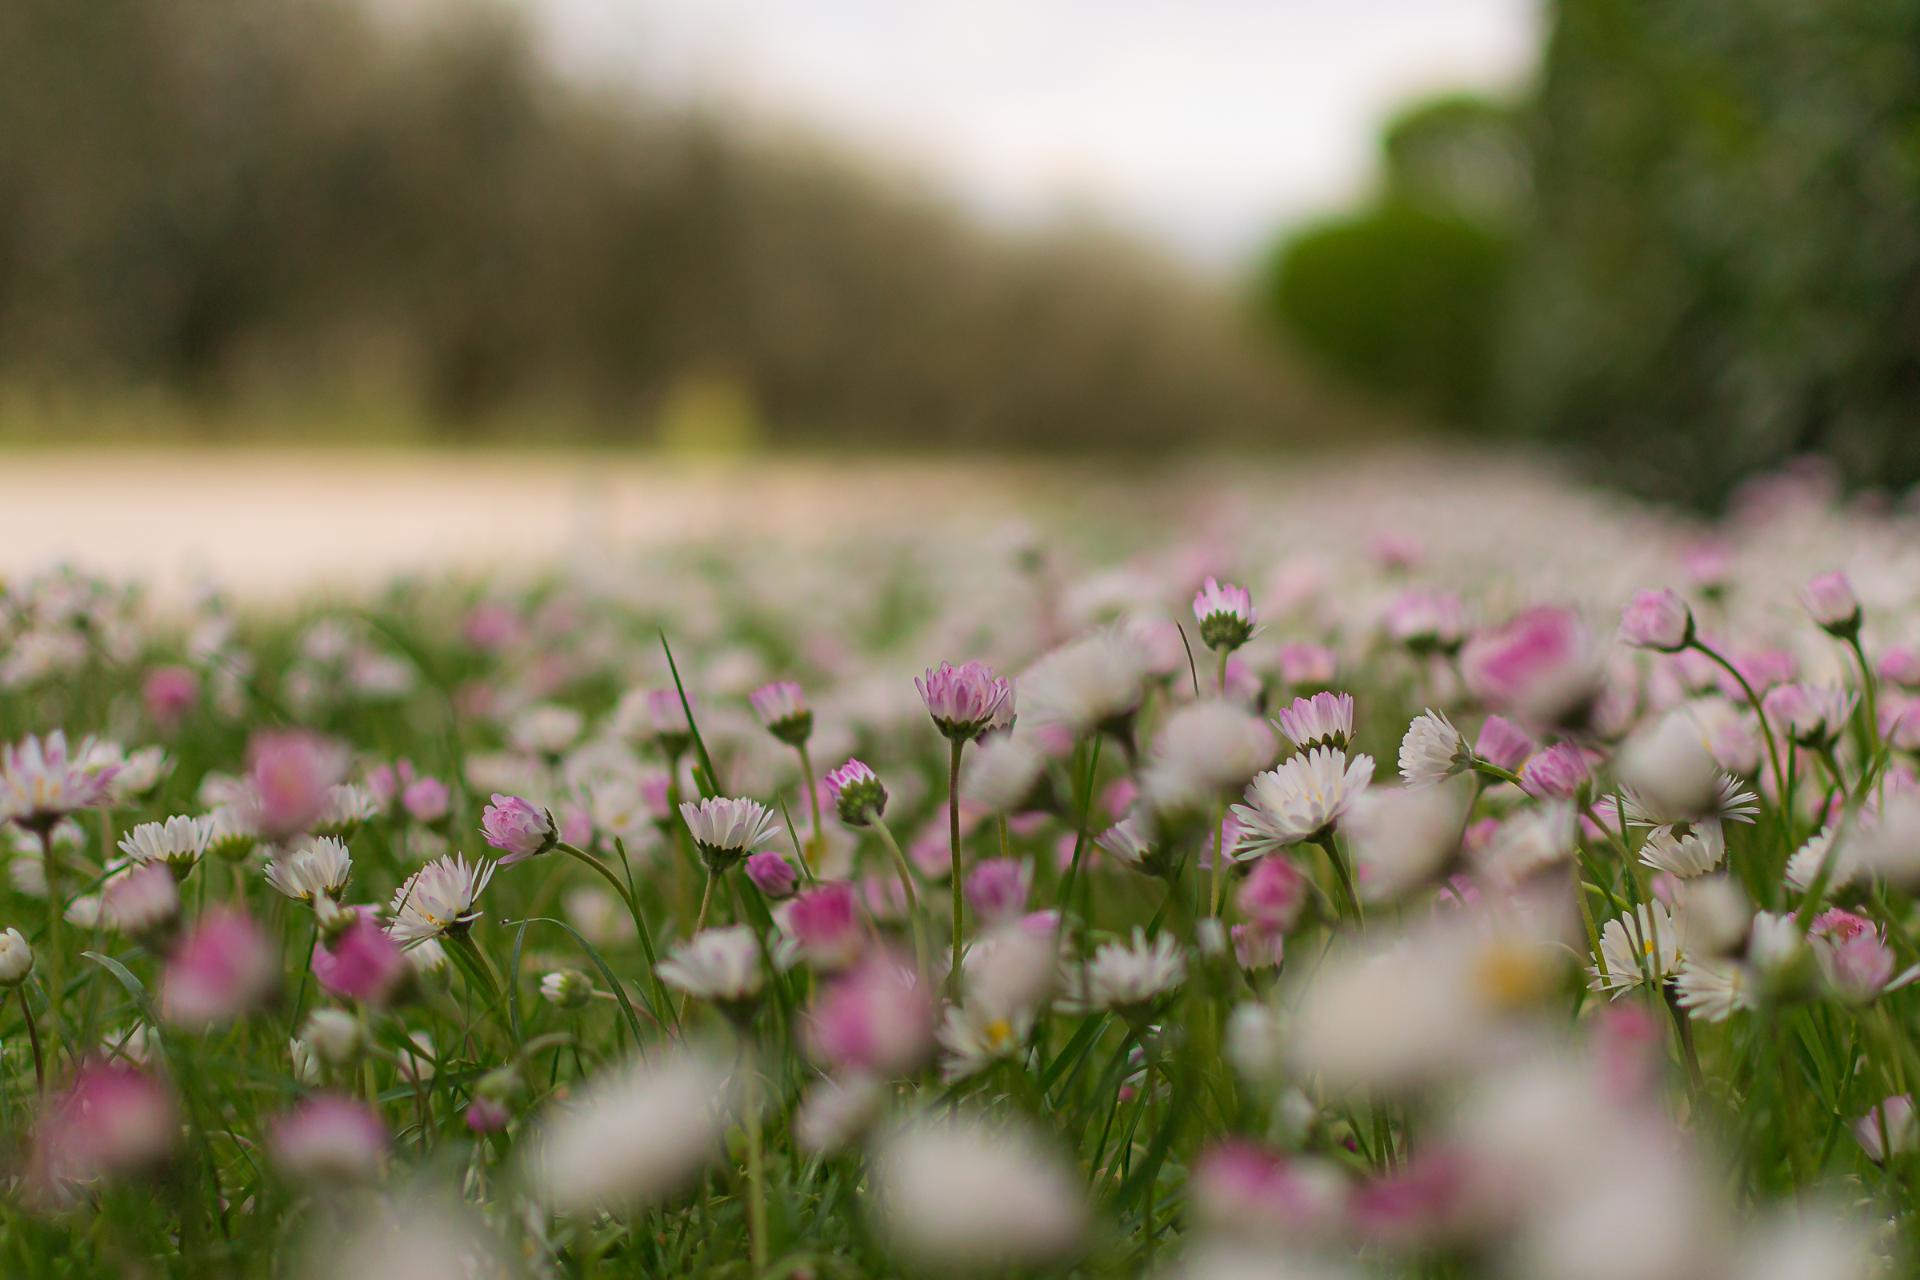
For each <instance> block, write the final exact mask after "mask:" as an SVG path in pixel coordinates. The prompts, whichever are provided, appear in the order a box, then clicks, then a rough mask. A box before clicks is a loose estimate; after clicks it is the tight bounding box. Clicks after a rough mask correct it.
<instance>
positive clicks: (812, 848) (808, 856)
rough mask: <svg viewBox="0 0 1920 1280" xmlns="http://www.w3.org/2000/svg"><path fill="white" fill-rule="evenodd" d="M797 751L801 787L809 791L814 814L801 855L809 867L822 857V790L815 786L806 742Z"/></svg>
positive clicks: (809, 805) (808, 795)
mask: <svg viewBox="0 0 1920 1280" xmlns="http://www.w3.org/2000/svg"><path fill="white" fill-rule="evenodd" d="M796 750H798V751H799V752H800V776H801V779H802V782H801V785H802V786H804V787H806V789H807V806H808V808H809V809H811V810H812V814H813V826H812V828H811V829H810V830H809V831H808V832H807V847H806V850H805V852H804V853H802V854H801V859H802V861H804V862H806V863H807V865H808V866H812V865H813V860H814V859H815V858H817V857H819V856H820V849H821V845H820V788H819V787H818V786H817V785H815V782H814V777H813V759H812V757H811V756H809V755H808V754H807V744H806V743H804V742H803V743H801V744H800V745H799V746H798V747H797V748H796Z"/></svg>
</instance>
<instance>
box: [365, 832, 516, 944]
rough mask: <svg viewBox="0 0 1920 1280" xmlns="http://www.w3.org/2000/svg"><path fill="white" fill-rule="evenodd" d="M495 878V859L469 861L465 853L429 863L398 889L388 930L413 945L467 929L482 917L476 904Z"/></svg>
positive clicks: (394, 895) (402, 942)
mask: <svg viewBox="0 0 1920 1280" xmlns="http://www.w3.org/2000/svg"><path fill="white" fill-rule="evenodd" d="M492 877H493V864H492V863H491V862H472V863H469V862H468V861H467V860H466V858H465V856H464V855H461V854H448V855H447V856H445V857H443V858H439V859H436V860H435V861H433V862H429V863H428V864H427V865H426V866H424V867H422V868H420V870H418V871H416V872H414V873H413V874H412V875H411V876H409V877H407V881H406V883H405V884H403V885H401V886H400V887H399V888H398V889H396V890H395V891H394V894H393V904H392V905H391V906H390V907H389V908H388V915H389V916H391V917H392V922H391V923H390V924H388V926H387V932H388V933H389V934H391V935H392V936H393V938H394V940H395V941H396V942H399V943H400V944H401V945H403V946H413V945H416V944H418V943H421V942H424V941H426V940H427V939H429V938H438V937H439V936H440V935H441V934H443V933H448V932H451V931H453V930H455V929H460V928H464V927H465V926H467V925H469V924H471V923H472V922H473V921H474V920H476V919H477V918H478V917H479V912H477V911H475V910H474V909H473V905H474V903H475V902H476V901H477V900H478V899H479V897H480V894H481V891H482V890H484V889H485V888H486V887H487V881H488V880H490V879H492Z"/></svg>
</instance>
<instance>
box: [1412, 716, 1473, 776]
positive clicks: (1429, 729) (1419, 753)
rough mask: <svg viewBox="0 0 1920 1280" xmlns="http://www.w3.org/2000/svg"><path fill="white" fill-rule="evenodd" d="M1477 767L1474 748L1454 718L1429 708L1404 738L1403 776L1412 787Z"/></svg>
mask: <svg viewBox="0 0 1920 1280" xmlns="http://www.w3.org/2000/svg"><path fill="white" fill-rule="evenodd" d="M1472 767H1473V749H1472V748H1471V747H1469V746H1468V745H1467V740H1466V738H1465V737H1464V736H1462V735H1461V733H1460V731H1459V730H1458V729H1456V728H1454V727H1453V721H1451V720H1449V719H1447V717H1446V715H1445V714H1444V713H1442V712H1439V711H1435V710H1433V709H1432V708H1428V709H1427V710H1426V711H1425V712H1423V713H1422V714H1420V715H1418V716H1415V717H1414V719H1413V723H1412V724H1409V725H1408V726H1407V732H1406V734H1405V735H1404V736H1403V737H1402V738H1401V739H1400V777H1401V778H1402V779H1403V780H1404V781H1405V782H1406V784H1407V785H1408V786H1410V787H1430V786H1432V785H1433V784H1434V783H1436V782H1444V781H1445V780H1446V779H1448V778H1451V777H1453V776H1454V775H1455V774H1457V773H1464V772H1466V771H1467V770H1468V769H1470V768H1472Z"/></svg>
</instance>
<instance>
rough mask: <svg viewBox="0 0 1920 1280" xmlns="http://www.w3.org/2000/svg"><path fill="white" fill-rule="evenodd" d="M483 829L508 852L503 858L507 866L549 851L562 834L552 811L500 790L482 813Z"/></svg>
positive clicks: (494, 842) (481, 825) (492, 840)
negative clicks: (556, 828) (501, 792)
mask: <svg viewBox="0 0 1920 1280" xmlns="http://www.w3.org/2000/svg"><path fill="white" fill-rule="evenodd" d="M480 831H481V834H482V835H484V836H486V838H487V843H488V844H490V845H492V846H493V847H494V848H496V849H499V850H501V851H502V852H504V853H505V854H506V855H507V856H506V857H504V858H502V859H500V865H501V866H503V867H510V866H512V865H513V864H514V863H516V862H525V861H526V860H527V859H528V858H532V857H535V856H537V855H539V854H542V853H545V852H546V851H547V850H549V849H551V848H553V845H554V842H555V841H556V840H557V839H558V838H559V832H557V831H556V830H554V825H553V815H552V814H550V813H548V812H547V811H546V810H545V809H539V808H535V807H534V805H533V804H532V803H531V802H529V801H526V800H522V799H521V798H520V797H519V796H503V795H500V794H498V793H496V794H495V795H494V797H493V803H492V804H490V805H488V806H487V807H486V809H485V810H484V811H483V812H482V813H481V815H480Z"/></svg>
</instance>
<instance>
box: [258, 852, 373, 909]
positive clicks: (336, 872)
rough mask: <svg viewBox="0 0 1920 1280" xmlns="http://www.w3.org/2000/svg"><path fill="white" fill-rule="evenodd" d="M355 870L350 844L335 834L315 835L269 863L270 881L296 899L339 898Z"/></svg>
mask: <svg viewBox="0 0 1920 1280" xmlns="http://www.w3.org/2000/svg"><path fill="white" fill-rule="evenodd" d="M352 874H353V858H352V857H351V856H350V855H349V854H348V853H347V846H346V845H345V844H343V843H341V842H340V841H339V840H336V839H335V838H333V837H332V836H313V837H309V838H307V839H303V840H301V841H300V842H299V843H297V844H296V845H294V847H293V848H292V849H290V850H288V851H287V852H285V853H282V854H281V855H280V856H278V857H276V858H275V859H274V860H273V861H272V862H269V863H268V864H267V869H266V877H267V883H268V884H269V885H272V886H273V888H274V889H275V890H277V891H278V892H280V893H282V894H284V895H286V896H287V897H289V898H292V899H293V900H294V901H296V902H306V903H313V902H316V901H318V900H319V899H320V898H338V897H339V896H340V891H341V890H342V889H344V888H346V887H347V879H348V877H350V876H351V875H352Z"/></svg>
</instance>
